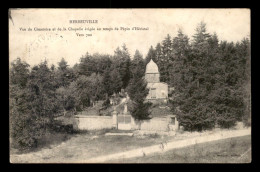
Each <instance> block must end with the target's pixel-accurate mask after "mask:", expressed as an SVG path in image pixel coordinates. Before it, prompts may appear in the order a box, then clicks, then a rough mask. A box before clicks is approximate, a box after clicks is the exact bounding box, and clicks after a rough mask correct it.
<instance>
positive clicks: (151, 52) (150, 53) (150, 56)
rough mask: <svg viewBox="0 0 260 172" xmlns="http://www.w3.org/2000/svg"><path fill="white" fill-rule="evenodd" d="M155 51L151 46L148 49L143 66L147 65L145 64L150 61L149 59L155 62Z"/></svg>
mask: <svg viewBox="0 0 260 172" xmlns="http://www.w3.org/2000/svg"><path fill="white" fill-rule="evenodd" d="M155 58H156V51H155V49H154V48H153V46H151V47H150V49H149V51H148V53H147V56H146V57H145V60H144V61H145V62H144V64H145V65H147V63H149V61H150V60H151V59H153V61H156V59H155Z"/></svg>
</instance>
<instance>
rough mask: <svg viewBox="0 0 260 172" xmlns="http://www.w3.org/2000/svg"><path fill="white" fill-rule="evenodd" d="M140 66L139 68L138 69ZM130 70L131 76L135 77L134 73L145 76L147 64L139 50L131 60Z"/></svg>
mask: <svg viewBox="0 0 260 172" xmlns="http://www.w3.org/2000/svg"><path fill="white" fill-rule="evenodd" d="M137 68H138V69H137ZM136 69H137V70H139V71H137V72H136V73H133V72H134V71H135V70H136ZM130 70H131V73H132V76H131V78H133V74H138V75H140V77H141V76H144V73H145V64H144V59H143V56H142V54H141V53H140V52H139V50H136V51H135V54H134V58H133V60H132V61H131V66H130Z"/></svg>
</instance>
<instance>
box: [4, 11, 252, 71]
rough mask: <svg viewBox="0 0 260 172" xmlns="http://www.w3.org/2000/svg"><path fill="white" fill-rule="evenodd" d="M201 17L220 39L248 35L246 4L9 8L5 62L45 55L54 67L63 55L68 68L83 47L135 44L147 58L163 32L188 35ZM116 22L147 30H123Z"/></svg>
mask: <svg viewBox="0 0 260 172" xmlns="http://www.w3.org/2000/svg"><path fill="white" fill-rule="evenodd" d="M69 20H98V23H70V22H69ZM201 21H203V22H205V23H206V24H207V31H208V33H210V34H213V33H214V32H216V34H217V35H218V38H219V40H220V41H221V40H226V41H229V42H231V41H233V42H237V41H241V40H242V39H243V38H244V37H250V26H251V24H250V10H249V9H18V10H17V9H13V10H11V18H9V61H10V62H12V61H13V60H14V59H16V58H17V57H20V58H21V59H22V60H23V61H26V62H27V63H28V64H29V65H30V66H34V65H37V64H39V63H40V62H42V61H44V60H45V59H46V60H47V62H48V64H49V65H51V64H54V65H56V66H57V64H58V62H59V61H60V60H61V58H64V59H65V60H66V61H67V62H68V64H69V65H70V66H71V67H72V66H73V65H74V64H76V63H79V62H80V58H81V57H82V56H83V55H85V54H86V53H87V52H88V53H90V54H93V53H100V54H109V55H113V54H114V51H115V50H116V48H117V47H121V46H122V45H123V44H125V45H126V47H127V48H128V50H129V53H130V55H131V57H133V55H134V53H135V51H136V49H138V50H139V51H140V52H141V53H142V54H143V56H144V57H145V56H146V55H147V53H148V50H149V48H150V47H151V46H153V47H155V46H156V44H157V43H159V42H161V41H162V40H163V39H164V38H165V37H166V36H167V34H169V35H170V36H171V37H175V36H177V32H178V30H179V29H182V31H183V33H184V34H186V35H188V37H189V38H190V39H191V40H192V35H194V33H195V29H196V27H197V25H198V24H199V23H200V22H201ZM69 27H71V28H80V27H81V28H83V29H84V28H95V29H97V28H101V29H102V28H105V27H106V28H113V29H114V28H115V27H118V28H119V30H118V31H115V30H112V31H97V30H94V31H84V30H83V31H77V32H75V31H68V28H69ZM120 27H124V28H130V29H132V28H133V27H143V28H149V29H148V30H141V31H134V30H128V31H124V30H120ZM21 28H25V29H26V31H22V30H21ZM28 28H31V29H32V31H28ZM34 28H50V29H52V28H56V29H57V28H66V29H67V31H57V30H55V31H52V30H51V31H34ZM76 33H80V34H84V36H82V37H81V36H77V35H76ZM85 34H91V35H92V36H88V37H86V35H85Z"/></svg>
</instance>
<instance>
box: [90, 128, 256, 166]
mask: <svg viewBox="0 0 260 172" xmlns="http://www.w3.org/2000/svg"><path fill="white" fill-rule="evenodd" d="M245 135H251V129H245V130H235V131H222V132H220V133H215V134H211V135H207V136H198V137H195V138H191V139H184V140H177V141H171V142H168V143H161V144H159V145H154V146H148V147H144V148H140V149H136V150H131V151H126V152H121V153H116V154H112V155H108V156H101V157H96V158H92V159H89V160H86V161H85V162H86V163H91V162H106V161H111V160H117V159H126V158H135V157H142V156H146V155H149V154H153V153H157V152H166V151H168V150H172V149H176V148H183V147H186V146H191V145H194V144H198V143H206V142H211V141H215V140H221V139H227V138H232V137H239V136H245Z"/></svg>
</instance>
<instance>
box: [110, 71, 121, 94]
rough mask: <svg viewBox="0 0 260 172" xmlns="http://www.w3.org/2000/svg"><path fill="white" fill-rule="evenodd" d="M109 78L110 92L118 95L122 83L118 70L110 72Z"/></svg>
mask: <svg viewBox="0 0 260 172" xmlns="http://www.w3.org/2000/svg"><path fill="white" fill-rule="evenodd" d="M110 78H111V84H110V86H111V87H110V88H111V90H113V92H114V93H119V92H120V91H121V88H122V87H123V82H122V79H121V77H120V73H119V70H118V68H114V69H113V70H112V71H111V73H110Z"/></svg>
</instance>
